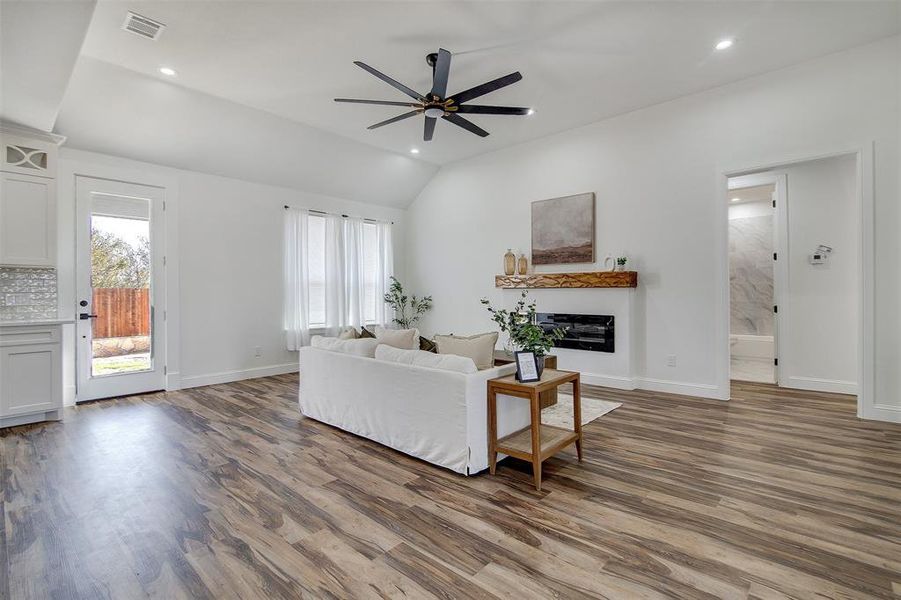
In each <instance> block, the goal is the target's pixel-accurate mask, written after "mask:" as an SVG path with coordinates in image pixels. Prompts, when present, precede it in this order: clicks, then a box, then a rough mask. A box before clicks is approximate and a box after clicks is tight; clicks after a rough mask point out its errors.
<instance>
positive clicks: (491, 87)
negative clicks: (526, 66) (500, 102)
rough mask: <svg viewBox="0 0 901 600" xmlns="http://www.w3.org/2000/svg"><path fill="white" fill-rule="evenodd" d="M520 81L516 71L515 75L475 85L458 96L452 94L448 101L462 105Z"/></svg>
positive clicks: (520, 76) (520, 75) (520, 77)
mask: <svg viewBox="0 0 901 600" xmlns="http://www.w3.org/2000/svg"><path fill="white" fill-rule="evenodd" d="M520 79H522V74H521V73H520V72H519V71H517V72H515V73H510V74H509V75H504V76H503V77H498V78H497V79H494V80H493V81H489V82H488V83H483V84H482V85H477V86H475V87H474V88H469V89H468V90H465V91H463V92H460V93H459V94H454V95H453V96H451V97H450V100H453V101H454V104H463V103H464V102H466V101H467V100H472V99H473V98H478V97H479V96H484V95H485V94H489V93H491V92H493V91H495V90H499V89H501V88H502V87H507V86H508V85H511V84H513V83H516V82H517V81H519V80H520Z"/></svg>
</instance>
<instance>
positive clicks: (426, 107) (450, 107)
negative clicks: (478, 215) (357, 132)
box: [335, 48, 534, 142]
mask: <svg viewBox="0 0 901 600" xmlns="http://www.w3.org/2000/svg"><path fill="white" fill-rule="evenodd" d="M426 63H427V64H428V65H429V66H430V67H432V89H431V90H430V91H429V93H428V94H420V93H419V92H417V91H416V90H413V89H411V88H409V87H407V86H405V85H404V84H402V83H400V82H399V81H396V80H394V79H392V78H391V77H388V76H387V75H385V74H384V73H382V72H380V71H377V70H376V69H373V68H372V67H370V66H369V65H367V64H366V63H363V62H360V61H355V62H354V64H355V65H357V66H358V67H360V68H361V69H363V70H364V71H367V72H369V73H371V74H372V75H374V76H375V77H378V78H379V79H381V80H382V81H384V82H385V83H387V84H388V85H390V86H391V87H393V88H395V89H397V90H400V91H401V92H403V93H404V94H406V95H407V96H409V97H411V98H412V99H413V100H414V102H394V101H389V100H360V99H355V98H335V102H347V103H352V104H375V105H379V106H403V107H407V108H410V109H411V110H410V111H409V112H406V113H403V114H401V115H398V116H396V117H392V118H390V119H386V120H384V121H380V122H378V123H375V124H374V125H370V126H369V127H368V128H367V129H377V128H379V127H382V126H384V125H390V124H391V123H397V122H398V121H402V120H404V119H408V118H410V117H415V116H419V115H423V116H424V118H425V119H424V120H425V123H424V126H423V135H422V139H423V140H425V141H426V142H428V141H431V139H432V136H433V135H434V133H435V124H436V123H437V122H438V119H444V120H445V121H448V122H449V123H453V124H454V125H456V126H457V127H462V128H463V129H465V130H466V131H469V132H470V133H474V134H475V135H477V136H479V137H486V136H487V135H488V132H487V131H485V130H484V129H482V128H481V127H479V126H478V125H476V124H475V123H473V122H472V121H470V120H469V119H465V118H463V117H461V116H460V115H461V114H474V115H530V114H532V113H533V112H534V111H533V110H532V109H530V108H523V107H518V106H483V105H477V104H464V103H465V102H468V101H469V100H474V99H475V98H479V97H481V96H484V95H485V94H490V93H491V92H493V91H495V90H499V89H501V88H503V87H506V86H508V85H512V84H514V83H516V82H517V81H519V80H520V79H522V75H521V74H520V73H519V71H516V72H515V73H510V74H509V75H504V76H503V77H498V78H497V79H493V80H492V81H489V82H487V83H483V84H481V85H477V86H476V87H474V88H470V89H468V90H464V91H462V92H459V93H457V94H454V95H452V96H447V79H448V75H449V73H450V63H451V53H450V52H448V51H447V50H445V49H444V48H441V49H439V50H438V52H433V53H431V54H429V55H427V56H426Z"/></svg>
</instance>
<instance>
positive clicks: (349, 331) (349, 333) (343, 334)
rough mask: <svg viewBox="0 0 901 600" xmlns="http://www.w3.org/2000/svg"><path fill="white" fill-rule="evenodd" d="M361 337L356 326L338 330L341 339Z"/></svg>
mask: <svg viewBox="0 0 901 600" xmlns="http://www.w3.org/2000/svg"><path fill="white" fill-rule="evenodd" d="M358 337H360V334H359V333H358V332H357V330H356V328H355V327H344V328H343V329H341V330H340V331H339V332H338V339H339V340H355V339H357V338H358Z"/></svg>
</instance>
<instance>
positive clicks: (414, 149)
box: [410, 148, 419, 154]
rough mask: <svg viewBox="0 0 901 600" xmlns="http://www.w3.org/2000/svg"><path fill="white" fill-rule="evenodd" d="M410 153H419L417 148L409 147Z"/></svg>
mask: <svg viewBox="0 0 901 600" xmlns="http://www.w3.org/2000/svg"><path fill="white" fill-rule="evenodd" d="M410 154H419V148H410Z"/></svg>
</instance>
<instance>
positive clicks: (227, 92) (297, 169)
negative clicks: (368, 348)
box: [0, 0, 899, 205]
mask: <svg viewBox="0 0 901 600" xmlns="http://www.w3.org/2000/svg"><path fill="white" fill-rule="evenodd" d="M2 4H3V5H4V6H5V5H7V4H9V3H8V2H3V3H2ZM27 4H36V3H27ZM59 4H60V5H62V4H71V3H63V2H60V3H59ZM82 4H88V5H90V4H91V3H90V2H88V3H84V2H83V3H82ZM128 10H132V11H135V12H138V13H140V14H143V15H145V16H147V17H151V18H153V19H156V20H158V21H161V22H163V23H165V24H166V29H165V30H164V32H163V34H162V36H161V37H160V38H159V40H158V41H151V40H148V39H144V38H141V37H138V36H136V35H134V34H132V33H129V32H126V31H124V30H123V29H122V28H121V25H122V22H123V21H124V19H125V16H126V12H127V11H128ZM898 11H899V5H898V3H897V2H895V1H894V0H891V1H884V2H880V1H873V2H858V1H835V2H785V1H755V2H741V1H723V2H631V1H629V2H380V1H369V2H255V1H223V2H190V1H189V2H175V1H173V2H170V1H163V2H143V1H142V2H138V1H133V2H123V1H106V0H104V1H101V2H98V3H97V5H96V7H95V8H94V12H93V18H92V19H91V21H90V26H89V28H88V30H87V33H86V35H85V39H84V45H83V47H82V49H81V56H80V59H79V61H78V64H77V67H76V68H75V71H74V74H73V75H72V79H71V83H70V84H69V85H68V93H67V94H66V96H65V99H64V100H63V102H62V107H61V110H60V115H59V119H58V120H57V121H56V124H55V126H56V130H57V131H58V132H59V133H63V134H65V135H69V136H70V139H71V141H72V143H73V144H74V145H79V146H81V147H88V148H89V149H97V150H101V151H104V152H111V153H119V154H123V155H126V156H131V157H133V158H141V159H144V160H153V161H154V162H163V164H175V166H184V167H186V168H196V169H198V170H213V171H214V172H218V171H222V170H227V171H228V172H229V173H233V174H235V175H236V176H240V177H244V178H249V179H266V180H271V181H273V182H275V183H279V184H282V185H290V186H295V187H297V186H302V185H304V183H305V182H307V183H308V185H307V189H311V191H318V192H321V193H331V194H332V195H343V196H344V197H351V198H354V199H369V200H370V201H375V202H378V203H380V204H395V205H405V204H406V203H408V202H409V201H411V200H412V199H413V197H415V195H416V194H417V193H418V191H419V189H421V187H422V186H423V185H425V183H426V182H427V180H428V179H429V178H430V177H431V176H432V175H433V174H434V172H435V171H436V169H437V165H441V164H445V163H447V162H451V161H455V160H460V159H463V158H467V157H472V156H475V155H478V154H481V153H484V152H488V151H491V150H495V149H498V148H503V147H506V146H510V145H514V144H517V143H520V142H523V141H526V140H531V139H535V138H539V137H542V136H546V135H549V134H552V133H556V132H559V131H563V130H566V129H570V128H573V127H577V126H580V125H583V124H587V123H590V122H593V121H597V120H600V119H603V118H606V117H609V116H612V115H615V114H621V113H623V112H628V111H631V110H634V109H637V108H641V107H644V106H648V105H652V104H656V103H660V102H664V101H667V100H670V99H674V98H677V97H680V96H684V95H686V94H690V93H693V92H697V91H701V90H703V89H708V88H712V87H716V86H719V85H722V84H725V83H728V82H731V81H736V80H739V79H743V78H746V77H749V76H753V75H756V74H760V73H764V72H766V71H771V70H774V69H778V68H781V67H785V66H789V65H791V64H795V63H798V62H801V61H804V60H807V59H810V58H814V57H817V56H821V55H825V54H828V53H832V52H836V51H840V50H843V49H846V48H850V47H853V46H856V45H861V44H864V43H867V42H870V41H874V40H876V39H879V38H882V37H886V36H890V35H894V34H897V33H898V27H899V17H898ZM0 18H2V15H0ZM73 20H74V19H73ZM4 27H5V25H4ZM5 33H6V31H5V29H4V37H6V35H5ZM724 38H730V39H734V40H735V43H734V45H733V46H732V47H731V48H729V49H728V50H725V51H721V52H717V51H715V50H714V48H713V47H714V45H715V44H716V42H717V41H718V40H720V39H724ZM439 47H443V48H447V49H448V50H450V51H451V52H452V53H453V59H452V65H451V71H450V85H449V91H451V92H454V91H459V90H462V89H465V88H468V87H471V86H473V85H476V84H479V83H482V82H484V81H487V80H490V79H493V78H495V77H498V76H500V75H505V74H507V73H510V72H512V71H517V70H518V71H520V72H521V73H522V75H523V80H522V81H521V82H519V83H517V84H515V85H512V86H509V87H507V88H504V89H502V90H499V91H497V92H494V93H492V94H490V95H487V96H484V97H483V98H480V99H479V103H480V104H496V105H501V104H506V105H513V106H530V107H534V108H535V111H536V112H535V114H534V115H531V116H528V117H511V116H482V115H476V116H472V117H471V120H473V121H474V122H476V123H477V124H478V125H479V126H481V127H483V128H485V129H486V130H488V131H489V132H490V133H491V135H490V136H489V137H487V138H479V137H476V136H474V135H472V134H470V133H468V132H466V131H464V130H462V129H459V128H457V127H454V126H452V125H451V124H449V123H446V122H443V121H439V125H438V129H437V131H436V134H435V138H434V140H433V141H431V142H423V140H422V121H421V119H420V118H413V119H407V120H405V121H401V122H399V123H396V124H394V125H389V126H386V127H383V128H379V129H376V130H367V129H366V127H367V126H368V125H370V124H373V123H375V122H377V121H382V120H384V119H387V118H389V117H391V116H394V115H397V114H400V113H401V112H404V110H405V109H403V108H398V107H382V106H366V105H348V104H337V103H335V102H333V98H335V97H356V98H375V99H384V100H397V101H404V100H406V97H404V96H403V95H402V94H401V93H400V92H398V91H397V90H395V89H394V88H392V87H390V86H388V85H386V84H385V83H384V82H382V81H379V80H378V79H375V78H374V77H372V76H371V75H369V74H368V73H366V72H364V71H363V70H361V69H359V68H358V67H356V66H354V64H353V61H354V60H362V61H364V62H366V63H368V64H370V65H372V66H373V67H375V68H377V69H379V70H381V71H383V72H385V73H387V74H388V75H390V76H392V77H394V78H395V79H397V80H399V81H401V82H403V83H405V84H407V85H409V86H410V87H412V88H414V89H416V90H418V91H420V92H426V91H428V89H429V88H430V86H431V83H430V78H431V71H430V68H429V67H428V66H427V65H426V63H425V55H426V54H427V53H429V52H434V51H436V50H437V49H438V48H439ZM4 50H6V40H4ZM161 66H169V67H172V68H173V69H175V70H176V71H177V72H178V75H177V77H174V78H171V77H170V78H167V77H165V76H163V75H161V74H160V72H159V68H160V67H161ZM7 89H8V88H7ZM6 93H7V92H6V90H4V94H6ZM3 116H4V117H7V118H9V117H8V115H7V114H6V110H5V108H4V114H3ZM26 124H29V123H26ZM413 148H416V149H418V150H419V154H417V155H415V156H414V155H411V154H410V151H411V149H413ZM257 152H268V153H269V157H268V160H267V161H258V160H250V159H248V156H249V155H250V154H252V153H257ZM235 157H241V158H242V159H243V160H244V163H243V166H242V163H241V161H239V160H235ZM216 169H218V171H217V170H216ZM348 171H350V172H352V173H354V177H350V178H348V177H346V174H347V173H348ZM255 174H256V175H255ZM342 174H343V175H342ZM310 182H312V183H310ZM376 186H377V187H378V189H377V191H375V192H373V190H374V189H375V188H376Z"/></svg>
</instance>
